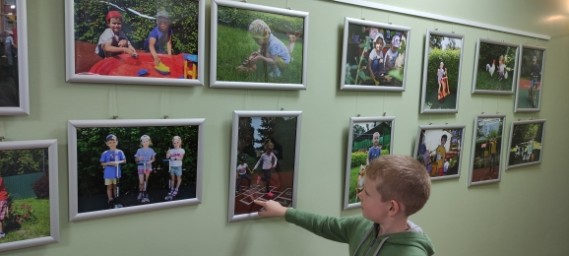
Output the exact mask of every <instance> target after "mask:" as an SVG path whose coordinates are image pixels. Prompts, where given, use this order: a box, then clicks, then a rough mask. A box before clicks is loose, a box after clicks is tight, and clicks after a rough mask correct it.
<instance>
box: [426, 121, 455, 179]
mask: <svg viewBox="0 0 569 256" xmlns="http://www.w3.org/2000/svg"><path fill="white" fill-rule="evenodd" d="M463 135H464V126H463V125H462V126H453V125H443V126H437V125H421V126H419V131H418V132H417V139H418V141H417V143H416V145H415V158H416V159H417V160H419V162H421V163H422V164H423V165H424V166H425V169H426V170H427V172H428V173H429V175H430V176H431V179H432V180H438V179H450V178H458V177H459V176H460V169H461V168H460V167H461V164H460V163H461V160H462V147H463V144H464V140H463V138H464V136H463Z"/></svg>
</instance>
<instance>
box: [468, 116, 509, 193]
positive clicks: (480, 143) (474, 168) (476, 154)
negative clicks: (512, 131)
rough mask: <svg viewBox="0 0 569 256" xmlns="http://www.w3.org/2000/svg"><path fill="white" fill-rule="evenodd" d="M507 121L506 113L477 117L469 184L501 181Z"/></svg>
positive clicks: (473, 136)
mask: <svg viewBox="0 0 569 256" xmlns="http://www.w3.org/2000/svg"><path fill="white" fill-rule="evenodd" d="M505 122H506V116H505V115H479V116H477V117H476V118H475V120H474V129H473V130H474V131H473V135H472V153H471V154H472V156H471V163H470V178H469V179H468V186H472V185H479V184H486V183H494V182H500V177H501V173H502V172H501V171H502V168H501V166H502V162H501V159H502V143H503V138H504V124H505Z"/></svg>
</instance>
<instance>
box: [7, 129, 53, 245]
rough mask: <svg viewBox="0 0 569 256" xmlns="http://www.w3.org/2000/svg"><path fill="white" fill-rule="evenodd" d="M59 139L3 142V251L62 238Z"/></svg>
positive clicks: (47, 242)
mask: <svg viewBox="0 0 569 256" xmlns="http://www.w3.org/2000/svg"><path fill="white" fill-rule="evenodd" d="M58 172H59V169H58V166H57V140H55V139H49V140H30V141H10V142H0V252H3V251H7V250H13V249H20V248H26V247H31V246H38V245H44V244H49V243H55V242H57V241H58V240H59V186H58V184H57V183H58V177H57V176H58Z"/></svg>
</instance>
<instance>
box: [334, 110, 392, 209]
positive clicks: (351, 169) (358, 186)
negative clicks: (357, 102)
mask: <svg viewBox="0 0 569 256" xmlns="http://www.w3.org/2000/svg"><path fill="white" fill-rule="evenodd" d="M394 122H395V117H393V116H381V117H352V118H350V132H349V137H348V151H347V152H348V155H347V159H346V174H345V183H344V209H351V208H358V207H360V206H361V202H360V200H359V198H358V193H359V192H360V191H361V190H362V189H363V182H364V177H365V168H366V166H367V165H369V162H370V161H372V160H374V159H376V158H378V157H381V156H384V155H390V154H391V152H393V143H392V140H393V131H394V129H393V128H394V127H393V125H394Z"/></svg>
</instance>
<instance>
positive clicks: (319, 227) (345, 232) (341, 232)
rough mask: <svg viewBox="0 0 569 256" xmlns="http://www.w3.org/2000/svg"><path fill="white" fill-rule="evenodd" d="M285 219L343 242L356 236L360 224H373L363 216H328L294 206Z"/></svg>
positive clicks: (327, 237)
mask: <svg viewBox="0 0 569 256" xmlns="http://www.w3.org/2000/svg"><path fill="white" fill-rule="evenodd" d="M285 220H286V221H287V222H289V223H293V224H295V225H297V226H300V227H302V228H304V229H306V230H308V231H310V232H312V233H314V234H316V235H318V236H321V237H324V238H326V239H330V240H332V241H336V242H341V243H350V241H351V239H350V238H353V237H354V235H355V232H356V231H357V230H358V226H360V225H362V224H365V225H368V226H371V222H368V221H363V218H361V217H346V218H339V217H328V216H321V215H318V214H313V213H308V212H303V211H299V210H297V209H293V208H290V209H288V210H287V212H286V214H285ZM363 222H365V223H363Z"/></svg>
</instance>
